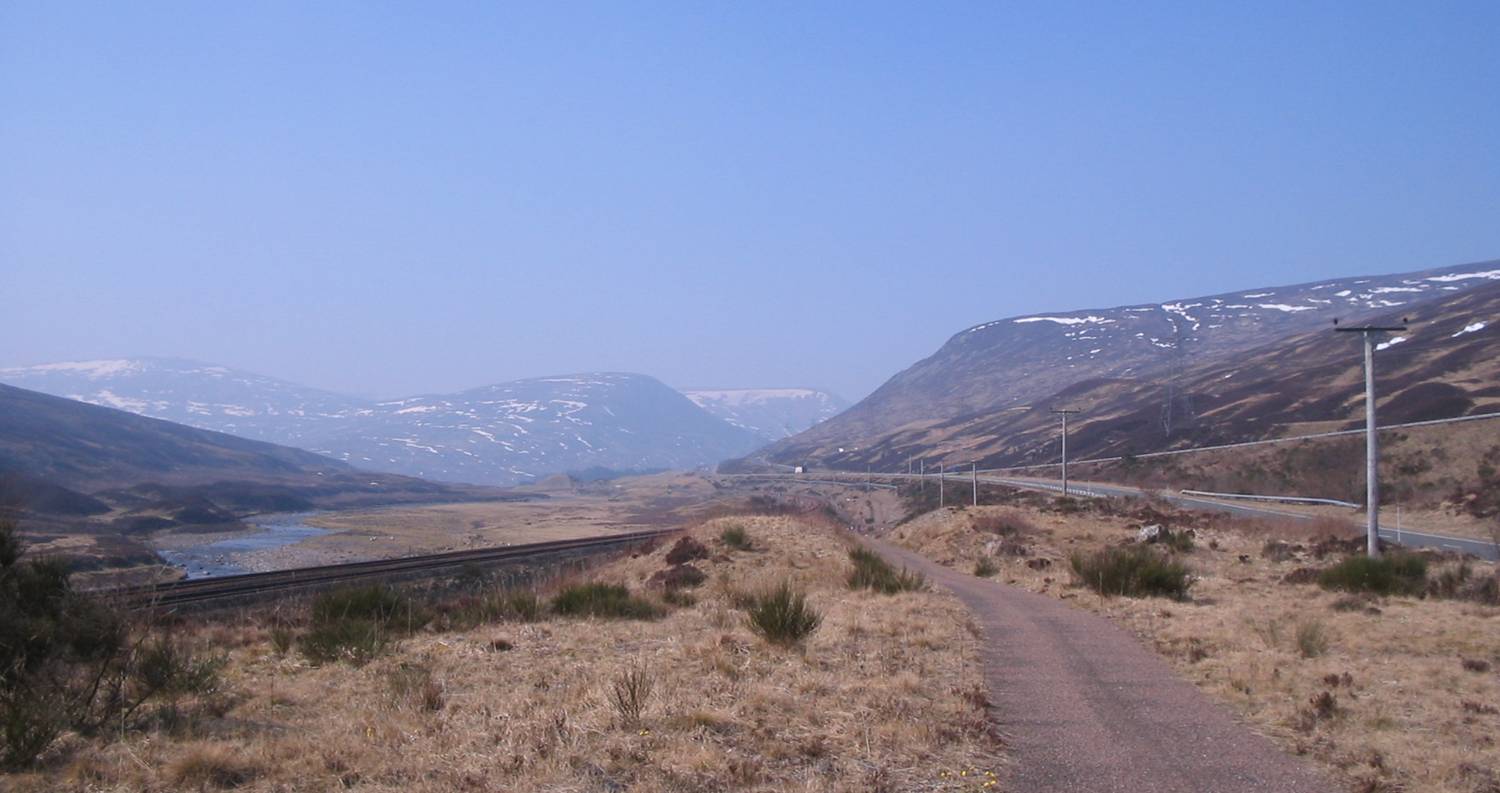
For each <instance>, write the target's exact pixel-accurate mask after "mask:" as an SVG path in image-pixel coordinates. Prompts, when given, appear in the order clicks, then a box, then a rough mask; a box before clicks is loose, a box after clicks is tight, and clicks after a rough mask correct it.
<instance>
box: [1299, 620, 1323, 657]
mask: <svg viewBox="0 0 1500 793" xmlns="http://www.w3.org/2000/svg"><path fill="white" fill-rule="evenodd" d="M1328 644H1329V640H1328V627H1327V626H1326V625H1324V624H1323V623H1322V622H1321V621H1319V620H1315V619H1309V620H1303V621H1302V622H1299V623H1298V624H1297V652H1298V653H1300V654H1301V655H1302V657H1303V658H1317V657H1318V656H1320V655H1323V654H1324V653H1326V652H1328Z"/></svg>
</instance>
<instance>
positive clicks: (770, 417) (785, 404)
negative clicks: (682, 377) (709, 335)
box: [682, 388, 849, 442]
mask: <svg viewBox="0 0 1500 793" xmlns="http://www.w3.org/2000/svg"><path fill="white" fill-rule="evenodd" d="M682 393H684V394H686V395H687V398H688V399H691V400H693V403H694V404H696V405H697V406H698V407H701V408H703V409H704V410H707V411H708V412H709V413H712V414H714V415H715V416H718V417H719V418H721V419H724V420H725V421H727V422H729V423H730V424H733V425H735V426H736V427H743V428H745V429H747V430H749V431H751V432H753V433H755V434H756V435H758V436H760V437H761V438H763V439H765V440H766V441H768V442H769V441H774V440H779V439H781V438H785V437H788V436H791V435H796V434H797V433H799V432H802V431H803V430H806V429H808V428H810V427H812V426H813V425H814V424H817V423H818V422H820V421H824V420H825V419H830V418H833V417H834V416H836V415H838V414H839V412H840V411H842V410H843V409H844V408H846V407H848V406H849V403H847V402H845V401H844V400H843V399H841V398H839V396H838V395H836V394H830V393H828V392H827V391H818V390H816V389H812V388H729V389H705V388H689V389H685V390H683V392H682Z"/></svg>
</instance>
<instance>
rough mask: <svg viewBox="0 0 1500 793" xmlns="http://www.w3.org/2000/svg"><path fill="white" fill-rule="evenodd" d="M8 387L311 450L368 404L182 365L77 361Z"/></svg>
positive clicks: (29, 370) (22, 375)
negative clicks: (333, 425) (311, 444)
mask: <svg viewBox="0 0 1500 793" xmlns="http://www.w3.org/2000/svg"><path fill="white" fill-rule="evenodd" d="M0 382H4V383H7V384H9V385H13V386H17V387H20V388H28V389H31V390H32V391H41V392H42V393H44V394H52V395H53V396H61V397H67V398H69V399H76V400H78V401H80V402H88V403H90V404H94V405H103V406H104V407H111V408H116V409H118V410H126V411H129V412H131V413H137V414H139V415H142V416H150V417H151V418H157V419H166V420H167V421H175V422H177V423H179V424H186V425H188V426H190V427H198V428H200V429H207V430H216V431H218V432H227V433H229V434H231V435H238V436H240V437H242V438H251V439H253V440H259V441H268V442H270V443H280V444H285V445H288V446H302V447H304V448H306V445H307V444H306V443H305V442H304V441H306V440H307V439H309V438H313V437H319V436H322V435H325V434H327V433H328V431H329V425H330V424H331V423H339V422H344V421H347V420H348V419H349V418H351V417H352V416H354V415H356V414H357V412H358V411H359V410H360V409H363V408H366V407H368V404H367V403H366V402H365V401H364V400H361V399H356V398H354V397H347V396H343V395H340V394H334V393H330V392H328V391H319V390H317V389H315V388H308V387H306V386H301V385H297V384H296V383H288V382H286V381H284V380H277V379H274V378H271V377H264V376H262V375H258V374H251V373H249V372H242V371H238V370H235V369H228V368H225V367H223V366H214V365H212V364H206V363H201V362H198V361H188V360H183V359H179V358H125V359H115V360H103V361H69V362H64V363H49V364H42V365H40V366H26V367H17V368H11V369H0Z"/></svg>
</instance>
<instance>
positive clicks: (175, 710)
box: [0, 522, 223, 768]
mask: <svg viewBox="0 0 1500 793" xmlns="http://www.w3.org/2000/svg"><path fill="white" fill-rule="evenodd" d="M22 550H23V549H22V545H21V542H20V540H19V538H18V536H17V534H16V530H15V525H14V524H13V523H10V522H0V767H5V768H18V767H24V766H27V765H30V764H32V763H33V762H35V760H36V758H37V757H38V756H39V755H40V754H41V753H42V752H44V751H46V749H47V747H49V746H51V745H52V743H53V741H55V740H56V739H57V737H58V736H59V735H61V734H62V733H63V732H64V731H67V730H73V731H75V732H77V733H79V734H81V735H93V734H97V733H99V732H101V731H103V730H104V729H105V728H108V729H110V730H113V731H125V730H132V729H137V728H140V727H143V726H145V725H147V724H149V723H151V722H152V721H155V722H156V723H177V722H178V721H180V717H181V712H180V711H179V704H180V703H181V702H182V701H183V700H184V698H188V697H196V698H198V699H199V700H200V701H205V702H206V701H207V700H208V699H209V698H210V697H212V696H214V695H215V694H216V693H218V691H219V689H220V684H219V670H220V668H221V666H222V664H223V660H222V658H220V657H216V656H211V655H209V654H207V653H204V652H202V651H201V650H200V649H199V648H198V647H196V646H194V645H193V644H190V643H189V642H187V641H185V640H182V639H179V638H178V637H175V636H172V635H171V634H169V633H163V632H161V631H159V630H153V629H152V628H151V626H150V625H148V624H146V623H144V622H133V621H131V620H129V619H127V618H126V615H125V614H124V613H123V612H120V611H116V610H114V609H112V608H111V607H109V606H108V605H107V604H105V603H104V602H103V601H102V600H99V599H96V598H90V597H86V596H84V595H80V594H78V593H76V592H74V591H73V589H72V586H71V584H70V582H69V580H68V574H67V571H66V569H65V568H64V567H63V566H62V565H61V564H59V563H57V562H55V561H52V560H47V559H22V558H21V555H22V554H21V552H22Z"/></svg>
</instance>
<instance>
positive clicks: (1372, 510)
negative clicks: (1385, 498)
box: [1333, 317, 1406, 556]
mask: <svg viewBox="0 0 1500 793" xmlns="http://www.w3.org/2000/svg"><path fill="white" fill-rule="evenodd" d="M1333 326H1334V327H1333V329H1334V330H1336V331H1342V332H1344V333H1358V334H1360V335H1361V336H1363V337H1364V341H1365V553H1367V554H1369V555H1370V556H1379V555H1380V441H1379V434H1378V433H1377V432H1376V431H1375V340H1376V339H1377V338H1382V337H1384V335H1385V334H1387V333H1394V332H1397V331H1404V330H1406V318H1405V317H1402V318H1401V324H1400V325H1339V321H1338V320H1334V321H1333Z"/></svg>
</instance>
